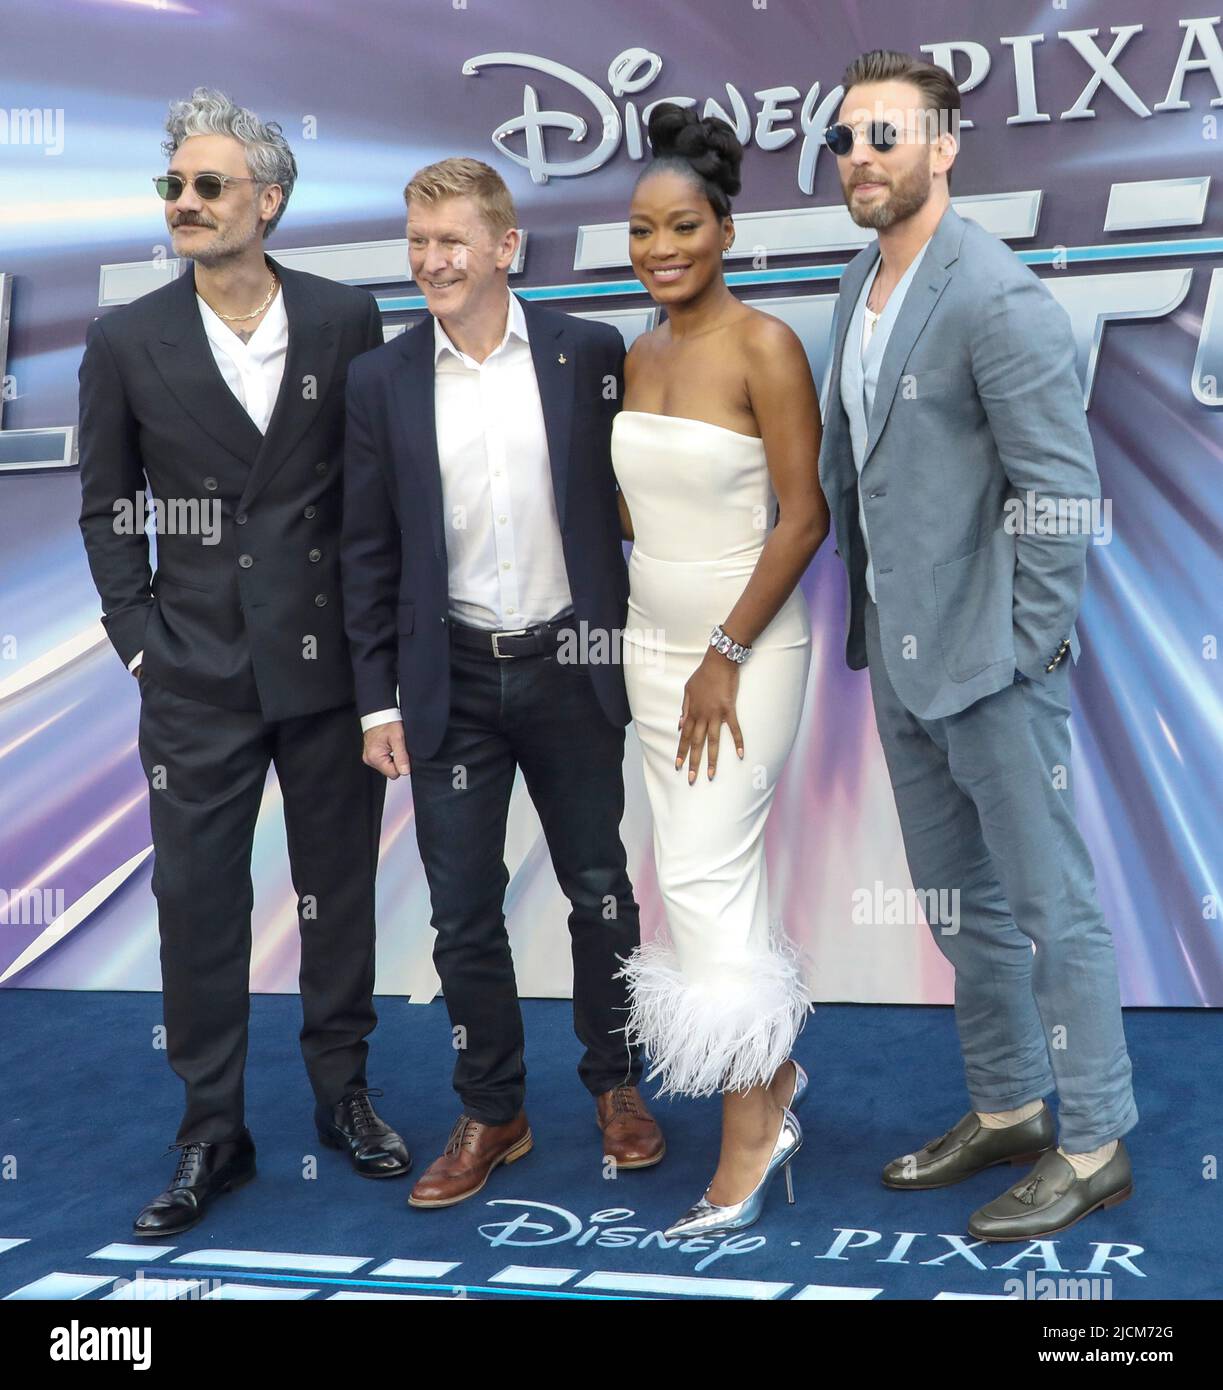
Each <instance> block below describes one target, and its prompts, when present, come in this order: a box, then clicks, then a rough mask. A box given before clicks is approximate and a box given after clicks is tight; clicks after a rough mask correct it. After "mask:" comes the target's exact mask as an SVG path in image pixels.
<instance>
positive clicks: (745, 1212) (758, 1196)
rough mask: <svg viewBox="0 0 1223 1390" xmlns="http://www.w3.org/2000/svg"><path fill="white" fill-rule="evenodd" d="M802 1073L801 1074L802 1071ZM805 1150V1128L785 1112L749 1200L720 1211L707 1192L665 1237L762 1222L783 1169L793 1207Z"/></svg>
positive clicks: (787, 1111)
mask: <svg viewBox="0 0 1223 1390" xmlns="http://www.w3.org/2000/svg"><path fill="white" fill-rule="evenodd" d="M795 1065H797V1063H796V1064H795ZM799 1070H800V1072H801V1070H802V1069H801V1068H799ZM805 1079H806V1078H805V1077H804V1080H805ZM796 1089H797V1088H796ZM802 1146H803V1131H802V1126H801V1125H800V1124H799V1123H798V1121H797V1120H796V1119H795V1118H794V1114H793V1112H792V1111H791V1110H789V1109H786V1110H783V1111H782V1116H781V1129H780V1131H779V1132H778V1135H777V1142H776V1143H775V1144H774V1145H773V1152H772V1153H771V1154H770V1155H769V1161H768V1163H767V1164H766V1165H765V1169H764V1173H763V1175H762V1176H761V1179H760V1181H759V1182H758V1183H757V1184H756V1186H755V1187H754V1188H752V1190H751V1191H750V1192H749V1193H748V1194H747V1196H746V1197H744V1199H743V1200H742V1201H741V1202H732V1203H731V1204H730V1205H729V1206H725V1207H720V1206H718V1205H716V1204H715V1203H714V1202H711V1201H710V1200H709V1197H708V1191H709V1189H708V1188H706V1189H705V1191H706V1195H705V1196H703V1197H702V1198H701V1200H700V1201H699V1202H698V1203H697V1204H696V1206H694V1207H689V1209H688V1210H687V1211H686V1212H685V1213H684V1214H683V1216H681V1217H680V1219H679V1220H678V1221H676V1222H673V1223H672V1224H671V1225H670V1226H668V1227H667V1229H666V1230H665V1231H664V1232H663V1235H664V1236H665V1237H666V1238H667V1239H668V1240H673V1239H676V1238H684V1237H687V1236H705V1235H712V1234H713V1233H715V1232H719V1233H720V1232H723V1231H741V1230H742V1229H743V1228H744V1227H745V1226H751V1225H753V1224H754V1223H755V1222H757V1221H759V1220H760V1214H761V1212H762V1211H763V1210H764V1199H765V1194H766V1193H767V1192H768V1190H769V1184H770V1183H771V1182H772V1181H773V1177H774V1175H775V1174H776V1172H777V1170H778V1169H779V1168H780V1169H782V1170H783V1171H784V1173H785V1175H786V1197H787V1199H788V1200H789V1202H790V1205H791V1206H793V1204H794V1180H793V1179H792V1178H791V1176H790V1160H791V1159H792V1158H793V1157H794V1155H795V1154H796V1153H797V1152H798V1151H799V1149H801V1148H802Z"/></svg>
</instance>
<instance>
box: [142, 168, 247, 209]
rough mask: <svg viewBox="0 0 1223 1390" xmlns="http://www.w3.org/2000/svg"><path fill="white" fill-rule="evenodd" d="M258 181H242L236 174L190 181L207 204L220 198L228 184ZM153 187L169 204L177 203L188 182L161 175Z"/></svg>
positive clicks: (216, 175) (196, 178) (202, 176)
mask: <svg viewBox="0 0 1223 1390" xmlns="http://www.w3.org/2000/svg"><path fill="white" fill-rule="evenodd" d="M258 182H259V180H258V179H240V178H238V177H237V176H236V175H234V174H196V176H195V177H194V178H193V179H191V180H190V183H191V187H192V188H194V189H195V191H196V193H198V194H199V196H200V197H201V198H203V200H204V201H205V202H206V203H211V202H212V201H213V199H215V198H219V197H220V196H221V194H222V193H224V191H225V185H226V184H228V183H258ZM153 187H154V188H156V190H157V192H158V194H159V195H160V196H161V197H163V198H164V199H165V200H166V202H167V203H175V202H177V201H178V200H179V199H180V198H181V197H182V196H183V189H184V188H185V187H186V180H184V179H181V178H179V176H178V175H177V174H161V175H159V176H158V177H157V178H155V179H154V180H153Z"/></svg>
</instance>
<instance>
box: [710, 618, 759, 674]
mask: <svg viewBox="0 0 1223 1390" xmlns="http://www.w3.org/2000/svg"><path fill="white" fill-rule="evenodd" d="M709 645H710V646H711V647H712V648H713V649H714V650H715V651H718V652H721V653H722V655H723V656H725V657H729V658H730V660H731V661H733V662H734V663H735V664H736V665H738V666H742V665H743V663H744V662H745V661H746V660H747V659H748V657H749V656H751V654H752V649H751V647H750V646H744V644H743V643H742V642H736V641H735V640H734V638H732V637H727V635H726V634H725V633H724V632H723V631H722V629H721V627H720V626H719V627H715V628H714V630H713V631H712V632H711V633H710V634H709Z"/></svg>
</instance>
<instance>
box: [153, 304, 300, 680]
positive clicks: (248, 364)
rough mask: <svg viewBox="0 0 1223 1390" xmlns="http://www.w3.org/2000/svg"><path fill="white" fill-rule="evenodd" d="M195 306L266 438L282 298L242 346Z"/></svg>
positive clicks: (279, 375) (281, 368) (278, 377)
mask: <svg viewBox="0 0 1223 1390" xmlns="http://www.w3.org/2000/svg"><path fill="white" fill-rule="evenodd" d="M195 302H196V304H198V305H199V309H200V318H201V319H202V320H203V323H204V334H205V336H206V337H207V339H208V348H209V350H210V351H211V353H212V358H213V361H214V362H215V363H216V364H217V370H218V371H219V372H220V373H221V375H222V377H224V378H225V384H226V386H228V387H229V389H230V390H231V391H232V392H233V393H234V395H235V396H236V397H237V400H238V404H239V405H240V406H241V407H242V409H243V410H245V411H246V413H247V414H248V415H249V416H250V417H251V419H252V420H253V421H254V422H255V426H256V428H257V429H258V430H259V433H260V434H267V432H268V425H269V424H270V423H271V419H272V411H273V410H275V408H276V398H277V397H278V396H279V395H280V383H281V381H282V380H283V379H284V372H285V357H286V355H287V354H288V351H289V316H288V315H287V314H286V313H285V301H284V295H283V294H282V293H281V292H280V290H279V289H277V291H276V294H275V295H274V296H273V297H272V302H271V304H269V305H268V311H267V313H266V314H264V316H263V318H261V319H260V320H259V325H258V327H257V328H256V329H255V331H254V332H253V333H252V334H251V337H250V341H249V342H246V343H244V342H243V341H242V339H241V338H239V337H238V335H237V334H236V333H235V332H234V330H233V329H232V328H231V327H230V326H229V325H228V324H227V323H226V322H225V320H224V319H223V318H221V316H220V315H219V314H218V313H217V312H216V311H215V310H214V309H212V308H211V307H210V306H209V305H207V304H206V303H205V302H204V301H203V300H202V299H201V298H200V296H199V295H198V294H197V295H196V296H195ZM143 660H144V652H142V651H140V652H137V653H136V655H135V656H134V657H132V659H131V661H129V662H128V664H127V669H128V670H129V671H132V672H134V671H135V670H136V667H137V666H139V665H140V664H141V662H142V661H143Z"/></svg>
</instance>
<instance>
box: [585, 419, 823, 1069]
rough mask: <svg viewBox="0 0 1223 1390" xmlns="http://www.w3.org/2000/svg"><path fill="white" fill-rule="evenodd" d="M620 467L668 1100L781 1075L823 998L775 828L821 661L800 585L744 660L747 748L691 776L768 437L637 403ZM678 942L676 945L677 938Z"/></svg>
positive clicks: (750, 555)
mask: <svg viewBox="0 0 1223 1390" xmlns="http://www.w3.org/2000/svg"><path fill="white" fill-rule="evenodd" d="M612 463H613V466H614V468H615V472H616V478H617V481H618V483H619V485H620V488H621V490H622V492H623V493H624V496H625V500H626V501H627V503H628V507H629V512H630V513H631V515H632V518H633V532H634V535H635V540H634V542H633V550H632V556H631V558H630V560H629V612H628V624H627V627H626V630H625V641H624V649H623V650H624V675H625V681H626V684H627V687H628V698H629V705H630V708H631V710H632V714H633V723H634V725H635V727H636V730H637V737H638V739H639V741H640V743H641V748H642V753H643V756H644V761H645V784H646V791H647V793H648V796H649V800H650V808H651V811H652V813H653V820H654V854H655V859H656V861H657V868H658V882H659V887H660V889H661V892H662V897H663V901H664V904H665V907H666V916H667V927H668V933H667V935H665V936H660V937H656V938H655V939H654V940H653V941H649V942H646V943H644V944H643V945H641V946H640V947H638V948H637V950H635V951H634V952H633V953H632V955H631V956H630V957H629V958H628V961H627V963H626V965H625V967H624V970H623V971H622V972H621V973H622V974H623V975H624V976H625V977H626V979H627V981H628V984H629V991H630V1011H629V1020H628V1024H627V1026H626V1032H627V1036H628V1037H629V1038H630V1040H632V1041H635V1042H640V1043H643V1044H644V1045H645V1047H646V1049H647V1051H648V1052H649V1054H650V1059H651V1069H650V1071H649V1073H648V1078H647V1079H650V1080H653V1079H659V1080H660V1082H661V1086H660V1094H668V1093H671V1094H683V1095H710V1094H713V1093H714V1092H718V1091H723V1090H739V1089H742V1088H744V1087H746V1086H750V1085H754V1084H764V1083H767V1082H768V1081H769V1080H770V1079H771V1078H772V1076H773V1073H774V1072H775V1071H776V1070H777V1068H778V1066H780V1064H781V1063H782V1062H784V1061H785V1059H786V1058H787V1057H788V1056H789V1055H790V1051H791V1047H792V1045H793V1042H794V1038H795V1035H796V1034H797V1032H798V1030H799V1029H800V1028H801V1026H802V1023H803V1020H804V1017H805V1015H806V1012H807V1010H808V1008H809V1007H810V1005H809V999H808V995H807V992H806V990H805V988H804V986H803V983H802V979H801V976H800V975H799V972H798V969H797V962H796V958H795V952H794V950H793V948H792V947H791V946H790V945H789V943H788V941H787V939H786V937H785V936H784V934H783V932H782V930H781V924H780V923H778V924H776V926H773V925H772V923H771V920H770V915H769V900H768V877H767V872H766V868H765V857H764V827H765V821H766V819H767V818H768V813H769V807H770V805H771V803H772V800H773V793H774V791H775V789H776V786H777V779H778V777H779V776H780V774H781V771H782V768H783V767H784V765H785V761H786V758H787V756H788V755H789V752H790V749H791V747H792V745H793V742H794V736H795V732H796V731H797V728H798V721H799V718H800V715H801V713H802V708H803V695H804V691H805V687H806V682H807V668H808V665H809V662H810V656H811V626H810V619H809V616H808V611H807V604H806V600H805V599H804V597H803V595H802V593H801V592H800V591H799V590H797V589H796V590H795V591H794V592H793V593H792V594H791V595H790V596H789V598H788V599H787V600H786V602H785V603H784V604H783V605H782V607H781V610H780V611H779V612H778V614H777V615H776V617H775V618H774V619H773V621H772V622H771V623H770V624H769V625H768V627H767V628H766V629H765V630H764V631H763V632H762V633H761V634H760V636H759V637H758V638H757V639H756V641H755V642H754V643H753V644H752V654H751V656H750V657H749V658H748V660H747V661H746V663H745V664H744V665H743V666H742V667H741V668H740V678H739V693H738V698H737V701H736V709H737V713H738V718H739V727H740V728H741V729H742V731H743V758H742V760H740V758H739V757H738V755H737V754H736V752H735V747H734V739H733V736H732V735H731V733H730V731H729V729H726V728H725V727H724V728H723V730H722V736H721V741H720V743H719V745H718V767H717V773H716V775H715V777H714V778H713V780H712V781H710V780H709V777H708V774H707V770H706V762H705V756H704V754H703V755H702V760H701V766H700V771H699V773H698V775H697V779H696V781H695V782H694V783H693V784H692V785H689V783H688V763H687V761H686V760H685V762H684V765H683V766H682V767H681V768H680V769H679V770H678V771H677V770H676V767H675V753H676V747H677V745H678V743H679V727H678V726H679V719H680V711H681V710H682V708H683V701H684V685H685V683H686V682H687V680H688V679H689V677H690V676H691V675H692V674H693V672H694V671H695V670H696V669H697V667H698V665H699V664H700V662H701V659H702V658H703V656H704V655H705V652H706V650H707V648H708V646H709V634H710V632H711V631H712V630H713V628H714V626H715V625H716V624H717V623H720V622H723V621H725V619H726V616H727V614H728V613H729V612H730V610H731V609H732V608H733V607H734V605H735V603H736V602H737V600H738V598H739V596H740V594H742V592H743V590H744V588H745V586H746V585H747V582H748V580H749V579H750V578H751V575H752V571H753V570H754V569H755V566H756V561H757V559H758V558H759V555H760V551H761V549H762V548H763V546H764V542H765V539H766V537H767V535H768V532H769V530H770V529H771V527H772V525H773V519H774V516H775V514H776V507H777V499H776V496H775V494H774V492H773V489H772V485H771V482H770V479H769V473H768V468H767V465H766V463H765V452H764V444H763V442H762V441H761V440H759V439H753V438H751V437H750V436H748V435H744V434H739V433H738V432H737V431H735V430H730V429H725V428H723V427H722V426H721V425H713V424H708V423H706V422H705V421H701V420H691V419H687V418H685V417H680V416H672V415H653V414H646V413H644V412H641V411H635V410H622V411H620V412H619V414H618V415H617V416H616V419H615V424H614V427H613V431H612ZM668 937H669V939H668Z"/></svg>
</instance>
